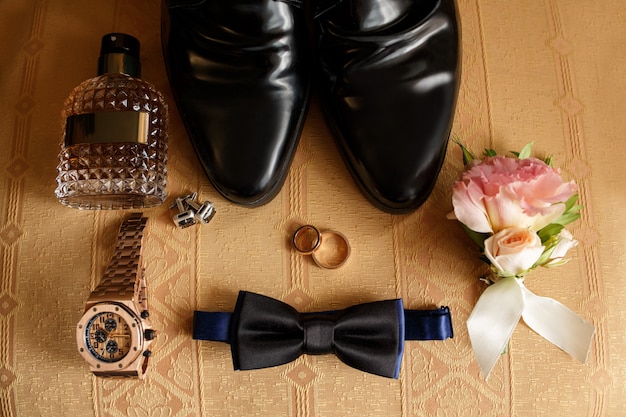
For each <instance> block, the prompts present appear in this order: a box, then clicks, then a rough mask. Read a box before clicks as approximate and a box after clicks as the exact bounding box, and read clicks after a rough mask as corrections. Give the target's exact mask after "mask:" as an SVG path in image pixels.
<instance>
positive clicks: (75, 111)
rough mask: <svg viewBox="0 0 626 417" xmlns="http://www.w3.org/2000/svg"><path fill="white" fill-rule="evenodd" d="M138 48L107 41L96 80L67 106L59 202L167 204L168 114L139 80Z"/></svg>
mask: <svg viewBox="0 0 626 417" xmlns="http://www.w3.org/2000/svg"><path fill="white" fill-rule="evenodd" d="M139 77H140V62H139V41H138V40H137V39H135V38H134V37H132V36H130V35H126V34H122V33H110V34H107V35H105V36H104V37H103V38H102V46H101V50H100V59H99V61H98V76H97V77H95V78H91V79H89V80H86V81H84V82H83V83H81V84H80V85H79V86H77V87H76V88H74V90H73V91H72V92H71V93H70V96H69V97H68V98H67V100H66V101H65V107H64V110H63V132H64V137H63V141H62V143H61V152H60V154H59V160H60V162H59V165H58V167H57V171H58V175H57V188H56V191H55V194H56V197H57V198H58V199H59V201H60V202H61V203H63V204H65V205H67V206H69V207H74V208H81V209H131V208H139V207H154V206H157V205H159V204H161V203H162V202H163V201H164V200H165V196H166V192H165V186H166V176H167V127H168V109H167V104H166V103H165V100H164V99H163V96H162V95H161V93H160V92H159V91H157V89H156V88H155V87H154V86H153V85H152V84H150V83H148V82H146V81H144V80H141V79H140V78H139Z"/></svg>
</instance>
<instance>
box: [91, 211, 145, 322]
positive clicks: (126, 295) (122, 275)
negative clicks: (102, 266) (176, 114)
mask: <svg viewBox="0 0 626 417" xmlns="http://www.w3.org/2000/svg"><path fill="white" fill-rule="evenodd" d="M147 221H148V218H147V217H143V214H142V213H132V214H131V215H130V216H129V217H128V218H127V219H126V220H125V221H124V222H123V223H122V226H121V227H120V231H119V233H118V236H117V243H116V245H115V252H114V253H113V257H112V259H111V262H110V263H109V266H108V267H107V269H106V271H105V272H104V275H103V277H102V280H101V281H100V283H99V284H98V286H97V287H96V288H95V289H94V291H93V292H92V293H91V295H90V297H89V302H101V301H110V300H119V301H135V303H136V304H137V307H138V308H139V311H143V310H147V308H148V306H147V295H146V280H145V277H144V269H143V267H142V262H141V261H142V256H141V254H142V248H141V243H142V240H143V234H144V228H145V226H146V222H147Z"/></svg>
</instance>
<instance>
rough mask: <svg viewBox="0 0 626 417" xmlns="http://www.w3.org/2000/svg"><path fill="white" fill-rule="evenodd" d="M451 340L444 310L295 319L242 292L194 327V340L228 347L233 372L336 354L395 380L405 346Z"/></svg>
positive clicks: (370, 309) (388, 307)
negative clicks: (226, 309) (230, 308)
mask: <svg viewBox="0 0 626 417" xmlns="http://www.w3.org/2000/svg"><path fill="white" fill-rule="evenodd" d="M452 336H453V333H452V321H451V318H450V310H449V309H448V307H441V308H439V309H437V310H404V308H403V305H402V300H401V299H396V300H385V301H375V302H372V303H365V304H358V305H355V306H352V307H348V308H346V309H344V310H333V311H324V312H316V313H298V311H296V310H295V309H294V308H293V307H291V306H290V305H288V304H285V303H283V302H282V301H279V300H276V299H273V298H270V297H266V296H263V295H259V294H255V293H251V292H247V291H241V292H240V293H239V297H238V299H237V304H236V306H235V311H234V312H232V313H223V312H203V311H196V312H194V322H193V338H194V339H196V340H212V341H219V342H225V343H228V344H230V346H231V352H232V357H233V365H234V368H235V370H250V369H260V368H267V367H271V366H276V365H282V364H285V363H288V362H291V361H293V360H295V359H297V358H298V357H299V356H300V355H301V354H303V353H306V354H311V355H320V354H327V353H334V354H336V355H337V357H338V358H339V359H340V360H341V361H342V362H344V363H345V364H347V365H350V366H352V367H353V368H356V369H359V370H362V371H365V372H369V373H372V374H376V375H381V376H385V377H388V378H398V376H399V374H400V365H401V363H402V353H403V351H404V341H405V340H444V339H447V338H450V337H452Z"/></svg>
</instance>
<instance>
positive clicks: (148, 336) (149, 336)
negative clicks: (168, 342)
mask: <svg viewBox="0 0 626 417" xmlns="http://www.w3.org/2000/svg"><path fill="white" fill-rule="evenodd" d="M143 337H145V338H146V340H152V339H154V338H155V337H156V330H152V329H146V330H145V331H144V332H143ZM146 352H149V351H146Z"/></svg>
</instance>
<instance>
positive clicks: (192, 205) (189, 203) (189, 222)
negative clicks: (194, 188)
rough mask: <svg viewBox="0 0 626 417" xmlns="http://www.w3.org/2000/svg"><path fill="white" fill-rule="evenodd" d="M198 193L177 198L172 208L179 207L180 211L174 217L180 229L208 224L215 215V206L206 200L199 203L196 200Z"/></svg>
mask: <svg viewBox="0 0 626 417" xmlns="http://www.w3.org/2000/svg"><path fill="white" fill-rule="evenodd" d="M197 196H198V193H195V192H194V193H193V194H190V195H187V196H182V197H178V198H176V200H175V201H174V203H173V204H172V205H171V206H170V209H178V213H177V214H175V215H174V216H173V217H172V220H174V224H175V225H176V227H178V228H179V229H184V228H187V227H189V226H193V225H194V224H197V223H201V224H207V223H208V222H210V221H211V219H212V218H213V216H215V213H216V211H215V207H213V205H212V204H211V203H210V202H209V201H205V202H203V203H199V202H197V201H195V200H196V197H197Z"/></svg>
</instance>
